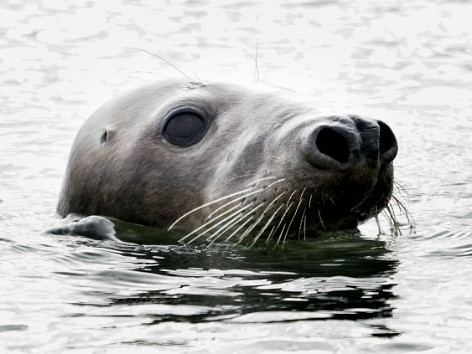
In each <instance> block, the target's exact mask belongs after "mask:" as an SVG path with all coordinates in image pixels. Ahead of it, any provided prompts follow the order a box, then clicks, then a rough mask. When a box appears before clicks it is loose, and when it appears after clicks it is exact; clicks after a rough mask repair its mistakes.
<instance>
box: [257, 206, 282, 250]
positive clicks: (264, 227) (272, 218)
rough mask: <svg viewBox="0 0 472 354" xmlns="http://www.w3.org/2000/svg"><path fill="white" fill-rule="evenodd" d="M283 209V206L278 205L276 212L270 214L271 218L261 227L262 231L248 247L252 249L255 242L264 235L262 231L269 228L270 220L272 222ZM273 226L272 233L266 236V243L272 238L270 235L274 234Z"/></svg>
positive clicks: (273, 227)
mask: <svg viewBox="0 0 472 354" xmlns="http://www.w3.org/2000/svg"><path fill="white" fill-rule="evenodd" d="M282 208H283V205H280V206H279V207H278V208H277V210H276V211H275V212H274V213H273V214H272V216H271V217H270V218H269V220H268V221H267V222H266V223H265V225H264V226H263V227H262V229H261V230H260V231H259V232H258V233H257V235H256V236H255V237H254V240H253V241H252V243H251V245H250V247H252V246H253V245H254V244H255V243H256V242H257V240H259V238H260V237H261V236H262V234H263V233H264V231H265V230H266V229H267V228H268V227H269V226H270V224H271V223H272V220H274V218H275V216H276V215H277V213H278V212H279V211H280V209H282ZM275 229H276V228H275V225H273V226H272V231H271V232H270V234H269V235H268V236H267V241H268V240H270V237H271V236H272V233H273V232H274V230H275Z"/></svg>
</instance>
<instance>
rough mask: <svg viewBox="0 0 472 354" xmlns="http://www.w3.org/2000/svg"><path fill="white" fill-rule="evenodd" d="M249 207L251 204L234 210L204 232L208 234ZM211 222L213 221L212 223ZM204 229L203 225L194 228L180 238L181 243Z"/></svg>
mask: <svg viewBox="0 0 472 354" xmlns="http://www.w3.org/2000/svg"><path fill="white" fill-rule="evenodd" d="M250 206H251V204H248V205H246V206H245V207H243V208H240V209H238V210H236V211H235V212H234V213H232V214H230V215H229V216H227V217H226V218H224V219H223V220H220V221H219V222H217V223H216V224H214V225H213V226H211V227H210V228H209V229H207V230H205V233H206V232H208V231H211V230H213V229H214V228H216V227H217V226H219V225H221V224H223V223H224V222H226V221H228V220H231V219H232V218H233V217H235V216H236V215H238V214H239V213H241V211H243V210H244V209H247V208H249V207H250ZM212 222H213V221H212ZM210 223H211V222H208V223H207V224H210ZM204 227H205V225H202V226H200V227H198V228H196V229H195V230H193V231H192V232H190V233H188V234H187V235H185V236H184V237H182V238H181V239H180V241H181V242H184V241H185V240H186V239H188V238H189V237H190V236H192V235H195V234H196V233H197V232H199V231H200V230H202V229H203V228H204ZM203 234H204V233H200V234H199V235H198V236H197V237H195V238H193V239H192V240H191V241H190V242H189V243H192V242H193V241H195V240H196V239H198V238H199V237H200V236H202V235H203Z"/></svg>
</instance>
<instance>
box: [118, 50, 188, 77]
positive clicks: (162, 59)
mask: <svg viewBox="0 0 472 354" xmlns="http://www.w3.org/2000/svg"><path fill="white" fill-rule="evenodd" d="M126 48H127V49H134V50H139V51H141V52H143V53H146V54H149V55H152V56H153V57H155V58H157V59H159V60H161V61H163V62H164V63H166V64H167V65H169V66H170V67H171V68H173V69H175V70H176V71H177V72H178V73H180V74H181V75H182V76H184V77H185V78H186V79H187V80H189V81H190V82H192V81H193V80H192V79H191V78H190V76H188V75H187V74H186V73H184V72H183V71H182V70H180V69H179V68H178V67H177V66H175V65H174V64H172V63H171V62H169V61H168V60H165V59H164V58H162V57H160V56H159V55H157V54H154V53H151V52H149V51H147V50H145V49H142V48H136V47H126Z"/></svg>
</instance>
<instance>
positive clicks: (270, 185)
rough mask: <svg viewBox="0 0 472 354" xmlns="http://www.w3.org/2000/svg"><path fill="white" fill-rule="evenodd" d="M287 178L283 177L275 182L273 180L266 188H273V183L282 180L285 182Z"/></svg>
mask: <svg viewBox="0 0 472 354" xmlns="http://www.w3.org/2000/svg"><path fill="white" fill-rule="evenodd" d="M285 180H286V178H281V179H278V180H277V181H275V182H272V183H271V184H269V185H268V186H267V187H266V188H271V187H272V186H273V185H275V184H277V183H280V182H283V181H285Z"/></svg>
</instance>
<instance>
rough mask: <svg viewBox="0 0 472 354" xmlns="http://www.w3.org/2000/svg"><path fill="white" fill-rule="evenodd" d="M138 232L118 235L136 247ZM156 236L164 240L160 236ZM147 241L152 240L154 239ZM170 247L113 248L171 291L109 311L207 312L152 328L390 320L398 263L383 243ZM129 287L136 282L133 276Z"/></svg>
mask: <svg viewBox="0 0 472 354" xmlns="http://www.w3.org/2000/svg"><path fill="white" fill-rule="evenodd" d="M133 227H134V226H133V225H132V224H124V223H122V224H119V225H118V226H117V236H118V237H119V238H122V239H126V238H128V239H134V240H135V241H136V240H137V239H136V237H137V235H138V234H139V233H140V232H143V229H142V227H141V226H137V229H135V230H134V231H133V230H132V229H133ZM157 237H159V239H160V240H163V235H162V234H161V235H158V236H157ZM173 237H174V235H170V238H171V239H172V238H173ZM143 239H145V240H149V235H144V236H143ZM172 243H174V245H170V246H163V245H160V246H145V245H143V246H141V247H140V248H139V250H138V251H137V249H136V248H132V249H131V248H130V249H127V246H125V245H126V244H119V243H117V244H113V245H114V246H113V248H115V249H119V250H120V252H121V253H122V254H123V255H129V256H130V257H134V258H136V257H137V258H138V259H139V260H141V261H143V264H145V266H142V267H138V268H136V269H134V271H133V273H134V274H135V275H136V276H138V277H139V275H138V273H139V274H143V273H146V274H150V273H151V274H154V275H159V276H160V277H162V280H163V282H164V283H165V286H164V288H162V287H161V286H156V290H153V289H150V288H147V289H146V290H144V291H143V290H142V289H138V288H137V289H135V290H136V291H132V294H131V295H126V296H113V295H112V296H110V298H109V299H108V300H109V306H110V307H113V306H118V307H121V306H135V305H138V306H139V305H141V306H143V305H144V306H146V305H170V306H173V305H174V306H175V309H178V308H180V307H181V306H182V305H186V306H195V307H201V308H202V309H201V310H200V311H198V312H197V313H193V314H190V315H189V314H186V313H181V314H179V313H175V312H172V311H168V310H165V309H163V311H162V313H155V312H153V313H152V314H150V316H149V317H151V319H152V321H153V323H159V322H163V321H172V322H190V323H202V322H210V321H220V320H223V321H227V320H229V321H237V322H245V321H248V322H263V323H266V322H286V321H294V320H328V319H336V320H369V319H381V318H387V317H391V315H392V311H393V308H392V306H391V300H393V299H395V295H394V292H393V288H394V286H395V284H394V282H393V280H392V278H393V275H394V274H395V272H396V267H397V263H398V261H397V260H396V259H395V258H394V257H393V255H392V253H391V252H390V251H389V250H388V248H387V247H386V243H385V242H383V241H378V240H369V239H365V238H362V237H360V235H359V234H354V233H349V234H342V233H337V234H336V235H332V236H330V237H327V238H325V239H320V240H316V241H310V242H292V243H290V242H287V243H286V244H285V245H284V247H283V249H282V248H280V247H278V248H276V249H261V248H256V247H254V248H250V249H248V248H244V247H243V246H237V247H234V245H233V246H231V247H229V246H228V245H226V246H225V245H223V244H219V245H215V244H214V245H212V247H210V248H208V249H207V248H204V247H203V246H202V245H201V246H176V245H175V242H173V240H169V244H172ZM129 245H131V244H129ZM143 275H144V274H143ZM127 281H128V282H131V283H132V282H133V275H129V279H127ZM140 281H141V280H140ZM128 284H129V283H128ZM143 311H145V309H144V310H143ZM294 316H295V317H294ZM373 333H374V335H376V333H377V335H381V336H395V335H397V334H398V333H397V332H395V331H393V330H390V329H387V328H374V330H373Z"/></svg>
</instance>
